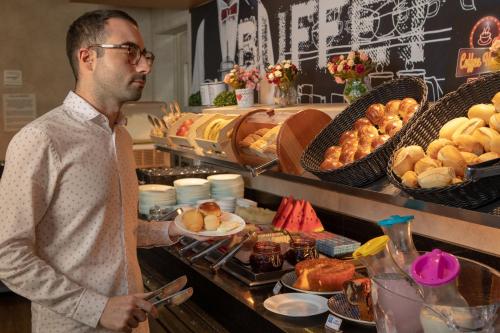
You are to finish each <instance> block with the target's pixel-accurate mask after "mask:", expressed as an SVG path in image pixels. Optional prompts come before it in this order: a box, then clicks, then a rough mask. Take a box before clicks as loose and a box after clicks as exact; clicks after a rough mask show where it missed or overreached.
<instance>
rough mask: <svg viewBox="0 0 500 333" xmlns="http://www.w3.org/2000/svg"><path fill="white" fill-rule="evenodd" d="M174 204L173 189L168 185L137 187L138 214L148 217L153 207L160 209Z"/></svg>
mask: <svg viewBox="0 0 500 333" xmlns="http://www.w3.org/2000/svg"><path fill="white" fill-rule="evenodd" d="M175 204H176V196H175V188H174V187H172V186H168V185H160V184H148V185H140V186H139V213H141V214H144V215H149V210H150V209H151V208H153V207H154V206H158V207H160V208H162V209H164V208H172V207H173V206H174V205H175Z"/></svg>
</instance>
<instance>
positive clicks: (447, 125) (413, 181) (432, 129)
mask: <svg viewBox="0 0 500 333" xmlns="http://www.w3.org/2000/svg"><path fill="white" fill-rule="evenodd" d="M498 158H500V73H493V74H489V75H485V76H483V77H481V78H479V79H477V80H475V81H473V82H469V83H466V84H464V85H462V86H460V87H459V89H458V90H456V91H455V92H451V93H449V94H447V95H446V96H445V97H443V98H442V99H441V100H439V101H438V102H437V103H436V104H434V105H433V107H432V108H430V109H429V110H428V111H427V112H426V113H425V114H424V115H422V117H421V118H420V119H419V120H418V121H417V122H416V123H415V124H414V126H413V127H412V131H411V133H410V134H409V135H407V136H405V137H404V138H403V140H402V141H401V143H400V144H399V145H398V147H397V148H396V149H395V151H394V154H393V156H392V157H391V159H390V161H389V164H388V169H387V174H388V178H389V180H390V181H391V183H393V184H394V185H396V186H397V187H399V188H400V189H402V190H404V191H405V192H407V193H409V194H410V195H412V196H413V197H415V198H417V199H422V200H427V201H431V202H436V203H443V204H448V205H452V206H457V207H463V208H475V207H479V206H481V205H484V204H486V203H488V202H491V201H493V200H496V199H497V198H499V197H500V174H499V175H492V176H491V177H489V178H483V179H479V178H478V179H477V180H472V179H469V178H467V177H466V171H467V168H469V167H470V168H477V167H475V166H476V165H478V164H481V163H484V162H488V161H491V162H492V163H494V160H496V159H498ZM481 165H483V164H481Z"/></svg>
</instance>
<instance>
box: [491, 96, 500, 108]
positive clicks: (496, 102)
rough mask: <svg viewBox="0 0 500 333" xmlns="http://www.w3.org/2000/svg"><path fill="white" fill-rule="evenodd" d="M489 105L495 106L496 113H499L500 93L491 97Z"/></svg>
mask: <svg viewBox="0 0 500 333" xmlns="http://www.w3.org/2000/svg"><path fill="white" fill-rule="evenodd" d="M491 103H493V105H494V106H495V109H496V111H497V112H500V91H499V92H497V93H496V94H495V96H493V98H492V99H491Z"/></svg>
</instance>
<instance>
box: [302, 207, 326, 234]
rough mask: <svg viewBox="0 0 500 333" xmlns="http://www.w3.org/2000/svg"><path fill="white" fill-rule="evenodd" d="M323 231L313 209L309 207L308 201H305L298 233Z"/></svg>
mask: <svg viewBox="0 0 500 333" xmlns="http://www.w3.org/2000/svg"><path fill="white" fill-rule="evenodd" d="M324 230H325V229H324V228H323V224H321V221H320V219H319V218H318V216H317V215H316V212H315V211H314V208H313V207H312V206H311V203H310V202H309V201H306V202H305V204H304V210H303V213H302V221H301V225H300V231H303V232H322V231H324Z"/></svg>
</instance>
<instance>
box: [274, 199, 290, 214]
mask: <svg viewBox="0 0 500 333" xmlns="http://www.w3.org/2000/svg"><path fill="white" fill-rule="evenodd" d="M289 200H292V201H293V197H292V196H290V197H283V199H281V203H280V206H279V207H278V210H277V211H276V215H277V216H279V215H280V214H281V213H282V212H283V209H285V207H286V205H287V203H288V201H289Z"/></svg>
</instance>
